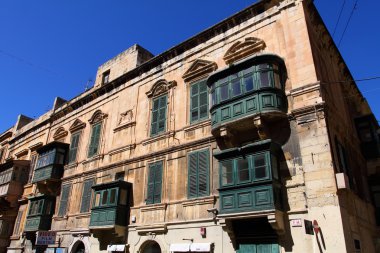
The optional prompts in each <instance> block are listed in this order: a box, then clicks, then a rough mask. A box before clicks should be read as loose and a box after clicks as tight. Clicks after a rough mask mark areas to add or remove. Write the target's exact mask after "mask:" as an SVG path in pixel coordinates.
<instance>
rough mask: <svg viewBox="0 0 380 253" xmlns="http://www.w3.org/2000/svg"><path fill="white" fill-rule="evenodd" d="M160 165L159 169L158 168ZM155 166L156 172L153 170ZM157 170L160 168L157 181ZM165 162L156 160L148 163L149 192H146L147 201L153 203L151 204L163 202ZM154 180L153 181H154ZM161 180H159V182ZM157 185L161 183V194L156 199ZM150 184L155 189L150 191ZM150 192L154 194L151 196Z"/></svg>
mask: <svg viewBox="0 0 380 253" xmlns="http://www.w3.org/2000/svg"><path fill="white" fill-rule="evenodd" d="M157 167H158V169H157ZM153 168H154V170H155V171H154V172H152V171H151V170H152V169H153ZM157 170H160V172H159V173H160V178H159V180H157V181H156V173H157ZM152 174H154V175H153V179H152ZM163 174H164V162H163V161H157V162H154V163H150V164H149V165H148V174H147V193H146V199H145V202H146V204H147V205H151V204H159V203H161V202H162V190H163V187H162V186H163V178H164V175H163ZM152 180H153V182H152ZM158 181H159V182H158ZM157 185H159V187H160V190H159V191H160V195H159V196H158V197H157V199H156V194H155V192H156V187H157ZM150 186H153V189H152V190H151V191H150ZM150 192H151V194H152V196H150Z"/></svg>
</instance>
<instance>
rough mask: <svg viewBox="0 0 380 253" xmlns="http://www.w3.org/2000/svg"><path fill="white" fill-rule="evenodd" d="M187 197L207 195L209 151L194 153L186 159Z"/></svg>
mask: <svg viewBox="0 0 380 253" xmlns="http://www.w3.org/2000/svg"><path fill="white" fill-rule="evenodd" d="M188 169H189V170H188V173H189V174H188V197H189V198H196V197H201V196H207V195H208V194H209V183H208V181H209V150H208V149H206V150H201V151H196V152H193V153H190V154H189V157H188Z"/></svg>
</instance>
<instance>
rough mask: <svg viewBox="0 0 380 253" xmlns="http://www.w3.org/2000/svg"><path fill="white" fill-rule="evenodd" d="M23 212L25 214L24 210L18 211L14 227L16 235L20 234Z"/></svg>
mask: <svg viewBox="0 0 380 253" xmlns="http://www.w3.org/2000/svg"><path fill="white" fill-rule="evenodd" d="M20 209H21V207H20ZM23 214H24V210H19V211H18V214H17V218H16V222H15V227H14V229H13V234H14V235H19V234H20V224H21V219H22V215H23Z"/></svg>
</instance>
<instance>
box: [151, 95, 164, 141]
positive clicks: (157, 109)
mask: <svg viewBox="0 0 380 253" xmlns="http://www.w3.org/2000/svg"><path fill="white" fill-rule="evenodd" d="M166 107H167V95H163V96H161V97H158V98H155V99H154V100H153V107H152V122H151V129H150V135H151V136H154V135H157V134H159V133H162V132H165V125H166Z"/></svg>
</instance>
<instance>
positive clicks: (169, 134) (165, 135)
mask: <svg viewBox="0 0 380 253" xmlns="http://www.w3.org/2000/svg"><path fill="white" fill-rule="evenodd" d="M174 134H175V133H174V131H168V132H166V133H163V134H160V135H158V136H154V137H151V138H149V139H146V140H143V141H142V142H141V144H142V145H143V146H146V145H148V144H151V143H153V142H156V141H160V140H163V139H168V138H170V137H173V136H174Z"/></svg>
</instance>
